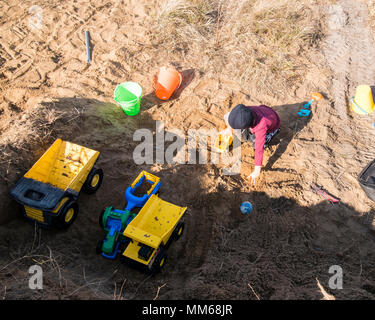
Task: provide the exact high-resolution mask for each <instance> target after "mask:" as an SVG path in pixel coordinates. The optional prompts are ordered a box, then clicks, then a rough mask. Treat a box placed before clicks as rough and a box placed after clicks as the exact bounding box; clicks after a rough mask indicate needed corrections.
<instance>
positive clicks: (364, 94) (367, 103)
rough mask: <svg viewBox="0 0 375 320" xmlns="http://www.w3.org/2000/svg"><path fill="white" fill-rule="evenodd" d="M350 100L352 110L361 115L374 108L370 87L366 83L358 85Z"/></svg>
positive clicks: (368, 112)
mask: <svg viewBox="0 0 375 320" xmlns="http://www.w3.org/2000/svg"><path fill="white" fill-rule="evenodd" d="M350 102H351V106H352V109H353V111H354V112H355V113H358V114H361V115H368V114H370V113H371V112H373V111H374V109H375V104H374V100H373V97H372V91H371V87H370V86H367V85H360V86H358V87H357V89H356V92H355V96H354V97H352V98H351V99H350Z"/></svg>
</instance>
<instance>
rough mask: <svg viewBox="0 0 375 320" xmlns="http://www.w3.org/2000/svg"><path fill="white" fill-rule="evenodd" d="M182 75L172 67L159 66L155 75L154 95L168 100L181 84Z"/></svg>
mask: <svg viewBox="0 0 375 320" xmlns="http://www.w3.org/2000/svg"><path fill="white" fill-rule="evenodd" d="M181 82H182V76H181V74H180V73H179V72H178V71H177V70H176V69H175V68H173V67H161V68H160V69H159V71H158V73H157V75H156V76H155V80H154V87H155V95H156V96H157V97H158V98H159V99H161V100H168V99H169V98H170V97H171V96H172V94H173V92H175V91H176V90H177V89H178V88H179V87H180V85H181Z"/></svg>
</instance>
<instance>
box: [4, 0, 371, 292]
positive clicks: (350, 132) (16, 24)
mask: <svg viewBox="0 0 375 320" xmlns="http://www.w3.org/2000/svg"><path fill="white" fill-rule="evenodd" d="M31 5H32V4H31V3H29V2H20V1H12V2H11V1H3V2H2V3H1V4H0V12H1V13H2V17H1V19H0V21H1V22H0V37H1V38H0V39H1V45H0V84H1V85H0V86H1V89H0V103H1V109H0V110H1V112H0V129H1V136H0V142H1V144H2V145H5V149H3V151H4V153H3V155H2V157H1V158H0V172H1V183H0V200H1V204H0V213H1V217H0V220H1V221H2V225H0V297H1V296H2V295H3V296H4V298H5V299H113V298H122V299H153V298H154V297H155V296H156V294H157V292H158V298H159V299H258V298H260V299H322V298H323V296H324V295H323V294H322V291H321V290H320V289H319V286H318V283H320V284H321V285H322V287H323V288H324V289H325V290H327V292H328V293H329V294H332V295H333V296H334V297H335V298H336V299H374V298H375V274H374V270H375V269H374V266H375V254H374V253H375V251H374V250H375V241H374V240H375V238H374V232H373V231H372V230H371V226H372V224H373V218H374V214H375V204H374V203H373V202H371V201H370V200H369V199H368V198H367V197H366V195H365V194H364V192H363V191H362V189H361V188H360V186H359V184H358V182H357V180H356V178H357V175H358V174H359V172H360V171H361V170H362V168H363V167H364V166H365V165H366V164H367V163H368V162H369V161H371V160H372V159H373V157H374V154H375V153H374V151H375V143H374V135H373V133H374V128H373V126H372V123H373V122H374V120H373V117H372V118H371V117H363V116H359V115H357V114H353V112H351V111H350V109H349V108H348V103H347V101H348V98H350V96H351V95H353V94H354V90H355V87H356V86H357V85H359V84H361V83H366V84H370V85H373V83H371V81H373V79H374V78H375V69H374V65H373V63H372V61H373V60H374V58H375V57H374V54H375V53H374V51H373V48H374V37H373V34H372V33H371V30H370V29H369V27H368V26H367V14H366V10H365V5H364V4H362V3H360V2H357V1H355V0H340V1H337V5H334V6H331V7H329V6H328V7H327V6H320V7H318V9H316V8H315V9H316V10H320V14H321V15H322V17H324V18H325V19H326V23H325V24H324V28H323V31H324V33H325V37H324V38H323V39H322V42H321V43H320V44H319V46H318V47H316V48H311V52H310V56H309V57H310V58H311V64H310V65H309V69H308V71H307V72H306V74H305V78H304V81H303V84H299V85H297V84H296V86H294V87H290V88H289V89H288V90H286V91H285V92H283V94H282V96H281V95H279V94H275V95H267V94H263V95H257V94H255V92H256V90H255V89H254V90H251V89H249V90H246V91H245V92H244V90H243V88H242V87H241V85H240V84H239V83H238V82H237V81H235V80H232V79H228V77H227V76H222V77H217V76H215V77H214V76H212V74H209V73H207V74H206V73H204V72H202V70H195V69H194V68H192V67H191V66H189V65H186V64H185V62H184V61H179V60H178V58H176V57H178V55H177V56H174V55H173V54H172V53H171V54H170V56H165V55H161V54H158V53H157V50H156V49H155V50H154V49H150V50H143V49H144V48H147V46H148V43H149V38H150V37H151V36H152V32H151V33H150V31H149V28H148V25H147V19H146V17H149V16H150V15H152V14H155V6H156V7H157V4H153V5H151V4H147V2H146V1H129V2H128V3H126V4H125V3H122V2H120V1H108V2H107V1H96V2H95V3H90V2H85V1H65V2H64V3H60V2H51V3H48V4H44V3H40V7H41V8H42V14H43V27H42V28H41V29H37V28H35V27H34V28H32V27H30V24H29V19H30V18H31V17H32V15H31V14H30V13H29V8H30V6H31ZM36 10H37V9H36ZM35 12H38V11H34V14H35ZM323 13H324V14H323ZM34 23H35V21H34ZM84 30H89V31H90V34H91V37H92V42H93V44H94V48H93V62H92V63H91V65H87V64H86V52H85V45H84ZM152 52H153V53H155V54H154V55H152V56H151V53H152ZM171 57H173V59H174V64H175V66H176V67H178V69H179V70H180V71H181V72H182V74H183V78H184V82H183V85H182V87H181V88H180V89H179V91H178V92H177V94H176V95H175V96H174V98H173V99H172V100H171V101H167V102H162V101H160V100H158V99H157V98H155V96H154V94H153V89H152V76H151V75H153V73H154V72H155V71H156V70H157V67H158V66H160V65H163V64H166V63H170V59H171ZM124 80H132V81H136V82H139V83H141V84H142V87H143V91H144V96H143V98H142V105H141V113H140V114H139V115H138V116H136V117H127V116H125V114H124V113H123V112H122V111H121V109H120V108H119V106H118V105H116V104H115V103H114V101H113V100H112V96H113V90H114V88H115V86H116V85H117V84H118V83H120V82H122V81H124ZM254 86H255V85H254ZM312 91H319V92H322V93H323V94H324V96H325V99H324V100H323V101H321V102H319V103H314V104H313V105H312V117H308V118H304V117H302V118H301V117H299V116H298V115H297V112H298V111H299V109H300V108H301V107H302V106H303V104H304V103H306V101H307V100H309V95H310V93H311V92H312ZM238 103H244V104H247V105H259V104H267V105H270V106H271V107H273V108H274V109H275V110H276V111H277V112H278V113H279V115H280V117H281V121H282V129H281V132H280V134H279V135H278V137H277V138H275V141H273V143H272V145H271V149H270V150H266V152H265V159H264V160H265V161H264V164H265V165H264V169H263V172H262V175H261V177H260V178H259V179H258V181H257V184H256V186H254V187H253V186H251V185H250V183H249V180H248V179H247V176H248V175H249V174H250V173H251V172H252V169H253V156H254V153H253V150H252V148H251V146H250V145H248V144H243V146H242V167H241V172H240V174H239V175H235V176H225V175H223V174H222V169H223V166H221V165H212V164H204V165H199V164H198V165H186V164H172V165H167V164H158V163H154V164H152V165H136V164H135V163H134V161H133V150H134V148H135V147H136V145H137V144H138V142H134V141H133V139H132V137H133V133H134V131H135V130H136V129H139V128H149V129H151V130H153V131H154V133H155V130H156V121H163V122H164V123H165V130H166V131H167V132H168V131H169V130H173V129H176V128H178V129H180V130H183V131H184V132H186V131H187V130H188V129H207V130H209V129H212V128H222V127H223V125H224V122H223V120H222V118H223V115H224V114H225V113H226V112H227V111H228V110H229V109H230V108H231V107H233V106H235V105H236V104H238ZM38 119H39V120H40V121H39V122H38ZM46 119H47V121H46ZM42 120H43V121H42ZM30 123H31V124H34V125H39V127H38V128H35V132H34V131H28V132H27V136H28V137H30V140H28V141H29V142H28V144H26V145H22V148H21V147H18V146H19V145H20V143H21V142H22V141H21V140H22V139H23V137H24V135H23V134H24V132H23V131H22V130H23V128H26V127H27V128H29V125H30ZM15 128H17V130H15ZM57 137H61V138H63V139H66V140H70V141H72V142H75V143H78V144H82V145H85V146H88V147H91V148H93V149H97V150H99V151H100V152H101V157H100V160H99V162H98V166H100V167H101V168H102V169H103V170H104V182H103V185H102V187H101V189H100V190H99V191H98V192H97V193H96V194H94V195H85V194H82V195H81V196H80V198H79V206H80V213H79V216H78V218H77V220H76V221H75V223H74V224H73V225H72V226H71V227H70V228H69V229H68V230H66V231H59V232H56V231H53V230H52V231H50V230H43V229H39V228H36V227H34V226H33V225H30V224H28V223H27V222H26V221H24V220H23V219H22V217H21V210H20V208H19V207H18V206H17V204H16V203H14V202H13V201H12V200H11V199H10V198H9V189H10V188H11V186H12V185H13V184H14V183H15V182H16V181H17V179H18V178H20V177H21V176H22V175H23V174H24V173H25V172H26V171H27V170H28V169H29V168H30V166H31V165H32V164H33V163H34V162H35V161H36V160H37V159H38V158H39V156H40V155H41V154H42V153H43V152H44V151H45V150H46V148H48V146H49V145H50V144H51V143H52V142H53V141H54V139H55V138H57ZM20 141H21V142H20ZM8 154H9V155H12V157H13V158H14V161H10V160H9V157H7V155H8ZM15 155H17V156H18V157H19V158H18V157H16V156H15ZM141 170H148V171H150V172H152V173H154V174H156V175H157V176H159V177H160V178H161V180H162V182H163V186H162V188H161V193H160V196H161V197H162V198H163V199H164V200H166V201H170V202H172V203H175V204H177V205H181V206H188V213H187V214H186V217H185V223H186V228H185V233H184V235H183V237H182V238H181V240H179V242H177V243H175V244H174V245H173V246H172V247H171V249H170V250H169V256H168V263H167V265H166V268H165V269H164V270H163V272H162V273H161V274H158V275H156V276H153V277H150V276H146V275H144V274H142V273H140V272H139V271H137V270H134V269H131V268H129V267H128V266H125V265H122V264H120V262H119V261H117V260H116V261H109V260H106V259H104V258H103V257H100V256H97V255H96V254H95V246H96V242H97V240H100V239H101V238H102V237H103V231H102V230H101V228H100V226H99V223H98V217H99V214H100V212H101V210H102V209H103V208H104V207H106V206H108V205H113V206H115V207H117V208H121V207H123V206H124V195H123V194H124V191H125V189H126V187H127V186H129V184H130V183H131V182H132V181H133V180H134V178H135V177H136V176H137V174H138V173H139V172H140V171H141ZM311 183H316V184H318V185H320V186H323V187H324V188H325V189H326V190H327V191H328V192H329V193H331V194H332V195H334V196H335V197H338V198H340V199H341V201H340V203H339V204H331V203H329V202H327V201H325V200H324V199H323V198H322V197H320V196H319V195H317V194H314V193H312V192H311V191H310V188H309V186H310V184H311ZM243 201H250V202H251V203H252V204H253V206H254V208H255V209H254V211H253V212H252V213H251V214H250V215H243V214H241V212H240V210H239V208H240V204H241V203H242V202H243ZM35 263H38V264H40V265H42V267H43V268H44V271H45V281H44V290H41V291H32V290H30V289H28V287H27V279H28V277H29V275H28V268H29V266H30V265H32V264H35ZM332 265H339V266H341V267H342V268H343V270H344V287H343V289H342V290H332V289H330V288H329V287H328V280H329V278H330V276H331V275H330V274H329V273H328V270H329V268H330V266H332ZM120 288H122V289H121V291H120ZM158 289H160V290H158ZM2 292H3V294H2ZM254 292H255V293H256V294H254Z"/></svg>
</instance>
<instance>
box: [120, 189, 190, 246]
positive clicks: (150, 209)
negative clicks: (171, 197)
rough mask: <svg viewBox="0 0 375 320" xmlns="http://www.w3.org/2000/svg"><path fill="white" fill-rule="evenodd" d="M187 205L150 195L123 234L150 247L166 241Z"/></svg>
mask: <svg viewBox="0 0 375 320" xmlns="http://www.w3.org/2000/svg"><path fill="white" fill-rule="evenodd" d="M186 209H187V207H179V206H176V205H174V204H171V203H169V202H167V201H164V200H162V199H160V198H159V197H158V196H156V195H152V196H151V197H150V199H149V200H148V201H147V202H146V204H145V205H144V207H143V208H142V210H141V211H140V212H139V213H138V214H137V216H136V217H135V218H134V219H133V220H132V222H131V223H130V224H129V225H128V226H127V227H126V229H125V231H124V235H125V236H126V237H129V238H131V239H135V240H136V241H138V242H141V243H143V244H146V245H148V246H150V247H152V248H158V247H159V245H160V244H161V242H163V243H164V244H165V243H166V242H167V241H168V239H169V237H170V235H171V233H172V231H173V230H174V228H175V226H176V224H177V222H178V221H179V220H180V219H181V218H182V216H183V214H184V213H185V211H186Z"/></svg>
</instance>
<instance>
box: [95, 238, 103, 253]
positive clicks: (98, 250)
mask: <svg viewBox="0 0 375 320" xmlns="http://www.w3.org/2000/svg"><path fill="white" fill-rule="evenodd" d="M102 247H103V240H99V241H98V242H97V243H96V254H101V253H102Z"/></svg>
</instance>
